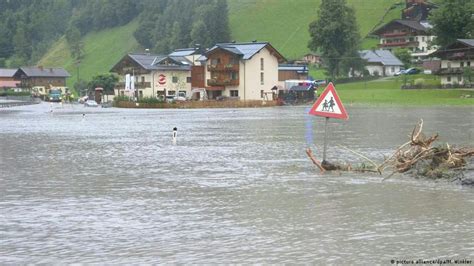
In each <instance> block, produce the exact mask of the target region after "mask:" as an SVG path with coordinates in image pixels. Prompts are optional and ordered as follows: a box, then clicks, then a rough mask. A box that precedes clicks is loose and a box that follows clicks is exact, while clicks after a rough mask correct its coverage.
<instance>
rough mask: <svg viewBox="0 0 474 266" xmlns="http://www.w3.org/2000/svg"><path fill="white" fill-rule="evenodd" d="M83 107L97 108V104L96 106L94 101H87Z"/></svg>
mask: <svg viewBox="0 0 474 266" xmlns="http://www.w3.org/2000/svg"><path fill="white" fill-rule="evenodd" d="M84 106H85V107H98V106H99V104H97V102H96V101H94V100H87V101H86V102H85V103H84Z"/></svg>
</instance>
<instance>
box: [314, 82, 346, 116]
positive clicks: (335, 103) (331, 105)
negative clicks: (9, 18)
mask: <svg viewBox="0 0 474 266" xmlns="http://www.w3.org/2000/svg"><path fill="white" fill-rule="evenodd" d="M309 114H311V115H316V116H323V117H328V118H338V119H346V120H347V119H348V118H349V116H348V115H347V112H346V109H344V106H343V105H342V102H341V100H340V99H339V96H338V95H337V92H336V89H335V88H334V85H333V84H332V82H331V83H329V85H328V86H327V87H326V89H325V90H324V91H323V93H321V96H319V98H318V100H316V102H315V103H314V105H313V107H311V109H310V110H309Z"/></svg>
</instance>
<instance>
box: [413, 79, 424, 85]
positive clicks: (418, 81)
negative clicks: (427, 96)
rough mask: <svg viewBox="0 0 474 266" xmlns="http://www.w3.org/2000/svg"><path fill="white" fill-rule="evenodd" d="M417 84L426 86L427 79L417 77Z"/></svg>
mask: <svg viewBox="0 0 474 266" xmlns="http://www.w3.org/2000/svg"><path fill="white" fill-rule="evenodd" d="M414 84H415V86H424V85H425V79H422V78H418V79H415V83H414Z"/></svg>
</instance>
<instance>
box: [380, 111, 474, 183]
mask: <svg viewBox="0 0 474 266" xmlns="http://www.w3.org/2000/svg"><path fill="white" fill-rule="evenodd" d="M422 129H423V120H421V121H420V123H418V125H417V126H415V128H414V129H413V132H412V134H411V140H410V141H409V142H407V143H405V144H403V145H402V146H400V147H399V148H398V149H397V150H396V151H395V152H394V153H393V154H392V156H390V157H389V158H388V159H387V160H385V161H384V162H383V163H382V164H381V165H380V166H379V169H380V171H383V170H384V169H386V168H392V169H393V172H392V174H391V175H393V174H395V173H411V174H414V175H416V176H424V177H429V178H453V177H455V176H457V174H458V173H461V172H459V171H457V170H463V169H465V167H466V165H467V159H468V158H469V157H471V156H473V155H474V148H466V147H463V148H459V149H458V148H455V147H451V146H449V144H448V143H446V144H444V145H440V146H436V147H433V146H432V145H433V143H434V142H435V141H436V140H437V139H438V134H435V135H433V136H431V137H427V136H425V135H424V134H423V133H422V132H421V131H422ZM391 175H390V176H391ZM390 176H389V177H390Z"/></svg>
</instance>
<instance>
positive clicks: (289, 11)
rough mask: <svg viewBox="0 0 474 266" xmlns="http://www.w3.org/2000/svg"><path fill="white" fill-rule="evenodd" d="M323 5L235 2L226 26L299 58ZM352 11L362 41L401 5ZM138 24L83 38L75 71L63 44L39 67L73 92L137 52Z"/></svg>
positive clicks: (352, 1)
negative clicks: (62, 72)
mask: <svg viewBox="0 0 474 266" xmlns="http://www.w3.org/2000/svg"><path fill="white" fill-rule="evenodd" d="M320 1H321V0H238V1H228V3H229V24H230V28H231V32H232V39H234V40H236V41H239V42H245V41H251V40H255V39H256V40H259V41H269V42H271V43H272V45H274V47H275V48H276V49H278V50H279V51H280V52H281V53H282V54H283V55H284V56H285V57H286V58H287V59H297V58H301V56H303V55H304V54H306V53H308V52H309V50H308V48H307V43H308V40H309V33H308V25H309V23H310V22H311V21H313V20H314V19H316V15H317V9H318V8H319V4H320ZM347 2H348V4H349V5H350V6H352V7H353V8H354V9H355V11H356V17H357V21H358V23H359V28H360V33H361V36H366V35H367V33H369V32H370V31H371V30H372V29H373V28H374V27H375V26H377V25H378V24H379V23H380V21H381V20H382V19H383V21H385V22H387V21H389V20H391V19H394V18H399V17H400V12H401V11H400V10H401V6H400V5H398V6H396V8H394V9H390V7H392V6H394V4H397V3H400V0H377V1H368V0H347ZM137 27H138V21H137V20H134V21H132V22H131V23H129V24H127V25H125V26H122V27H116V28H111V29H106V30H102V31H98V32H93V33H89V34H87V35H86V36H85V37H84V38H83V42H84V48H85V57H84V59H83V60H82V62H81V64H80V67H79V68H77V66H76V65H75V63H74V62H73V60H72V59H71V56H70V53H69V49H68V47H67V43H66V40H65V39H64V38H62V39H60V40H59V41H58V42H57V43H56V44H55V45H54V46H53V47H52V48H51V49H50V50H49V51H48V53H47V54H46V55H45V56H44V57H43V58H42V59H41V60H40V61H39V62H38V65H43V66H47V67H64V68H66V69H67V70H68V71H69V73H71V75H72V77H71V78H70V79H69V80H68V86H69V87H72V84H74V83H75V82H76V80H77V77H78V74H79V76H80V78H81V79H84V80H90V79H91V77H92V76H94V75H97V74H100V73H105V72H108V71H109V69H110V68H111V67H112V66H113V65H114V64H115V63H116V62H117V61H118V60H119V59H120V58H121V57H122V56H123V55H124V54H126V53H127V52H131V51H139V50H140V48H139V45H138V43H137V42H136V40H135V38H134V37H133V32H134V31H135V30H136V29H137ZM376 44H377V40H376V39H365V40H364V41H363V48H372V47H375V46H376Z"/></svg>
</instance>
